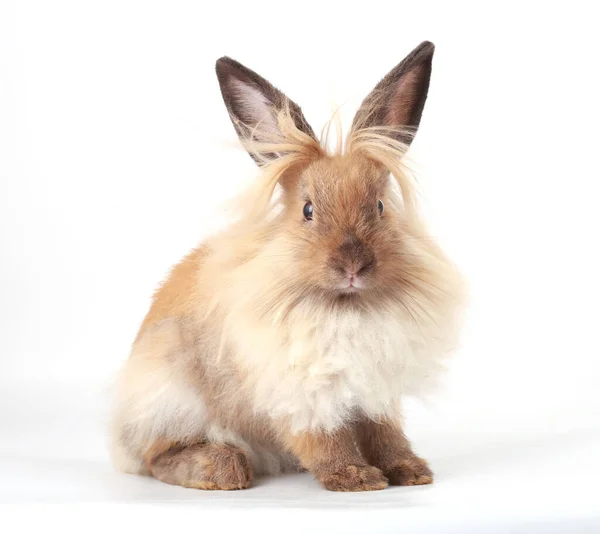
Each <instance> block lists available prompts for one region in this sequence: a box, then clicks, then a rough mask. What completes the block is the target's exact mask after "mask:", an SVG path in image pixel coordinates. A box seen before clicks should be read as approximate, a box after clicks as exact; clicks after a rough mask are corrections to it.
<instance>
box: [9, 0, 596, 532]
mask: <svg viewBox="0 0 600 534" xmlns="http://www.w3.org/2000/svg"><path fill="white" fill-rule="evenodd" d="M592 4H593V3H591V2H590V3H584V2H579V3H578V2H568V3H567V4H563V3H560V4H558V3H556V4H555V3H552V2H540V3H539V4H538V3H537V2H530V3H521V2H520V3H518V4H514V5H511V4H510V3H509V2H498V3H488V2H479V3H473V4H467V3H457V2H445V3H444V2H440V3H438V4H436V3H428V2H414V1H413V2H399V1H394V2H378V1H373V0H371V1H369V2H366V3H360V4H359V3H353V2H318V3H314V4H313V3H310V2H297V3H289V2H283V1H279V2H264V1H258V0H254V1H246V2H239V3H237V2H215V3H211V4H210V5H208V4H205V3H203V2H198V1H189V2H182V1H175V2H166V1H164V2H150V1H141V0H139V1H133V0H119V1H109V0H105V1H102V2H100V1H81V0H79V1H76V0H73V1H70V2H68V1H65V0H55V1H52V2H47V1H42V0H40V1H31V0H20V1H11V0H8V1H7V0H3V1H2V2H1V3H0V384H1V385H0V387H1V388H2V389H1V391H0V393H1V397H2V398H1V399H0V400H1V401H2V412H1V414H0V424H1V425H2V426H0V438H1V441H0V447H2V448H1V449H0V453H2V455H3V456H2V460H3V462H4V463H3V464H1V465H0V500H1V501H8V502H29V501H50V502H59V501H66V502H70V501H80V502H107V501H111V502H118V501H120V500H125V501H143V502H148V501H156V500H160V501H171V500H176V501H179V500H184V501H186V502H188V501H189V502H192V503H196V504H197V505H198V506H201V505H204V506H205V508H206V510H209V509H211V506H218V505H219V504H223V503H225V504H226V505H227V504H228V503H229V504H231V503H232V502H234V501H235V503H237V505H238V506H242V507H243V506H244V503H246V504H247V503H248V502H252V503H255V504H256V503H259V504H260V505H261V506H264V507H268V506H269V503H272V502H274V503H275V504H277V497H278V496H280V495H282V494H285V495H286V498H287V499H288V501H285V502H283V503H279V504H280V505H282V506H284V505H285V504H286V502H287V504H288V505H290V506H291V505H292V504H293V503H297V502H300V503H302V502H304V506H305V507H306V510H309V509H312V508H311V506H312V507H313V508H314V506H317V505H318V503H321V506H323V507H325V508H327V506H328V504H327V503H329V504H331V507H332V508H331V514H334V515H331V516H327V518H326V519H324V520H323V521H322V523H320V524H322V525H326V524H328V523H327V522H328V521H329V522H331V521H333V523H332V524H337V523H335V521H336V520H335V517H336V516H335V514H338V515H339V514H343V513H344V512H343V506H345V504H348V503H349V505H351V506H356V505H357V504H359V503H367V502H368V503H371V504H372V505H373V506H377V505H381V506H384V505H386V506H387V505H389V507H391V508H395V507H401V508H402V509H403V510H404V512H402V513H404V514H405V515H404V516H402V513H401V512H400V511H398V514H394V515H393V517H394V518H395V520H397V521H398V524H399V525H402V521H407V523H406V524H409V523H410V525H412V528H413V529H415V530H414V531H415V532H416V531H418V532H421V531H423V532H434V531H435V532H437V531H438V530H436V528H446V530H440V531H444V532H448V531H449V530H448V529H449V528H450V526H449V525H454V526H456V528H457V529H458V530H456V531H457V532H467V531H469V530H468V525H471V526H472V528H473V529H474V530H473V531H474V532H479V533H480V532H484V531H485V529H486V528H487V529H489V531H490V532H491V531H493V529H494V528H498V529H499V530H498V531H499V532H506V531H507V530H506V529H507V528H509V527H510V528H522V529H523V530H522V531H523V532H525V531H529V530H527V528H529V527H527V525H533V524H535V525H537V526H535V527H531V528H532V529H533V530H531V531H532V532H540V531H542V530H541V528H542V527H541V526H540V524H541V523H544V524H545V525H546V527H547V528H548V529H552V528H557V529H558V530H557V532H560V531H561V530H560V529H561V528H563V529H564V528H566V529H567V530H568V531H569V532H579V531H581V532H583V531H584V530H585V529H586V528H590V529H591V530H589V531H590V532H592V531H593V529H594V528H598V529H600V526H598V525H600V511H599V508H600V505H596V504H595V501H594V499H593V498H592V495H593V493H592V492H596V493H597V487H596V483H595V480H597V477H598V475H600V459H599V458H598V456H599V455H600V452H598V451H600V427H599V422H600V400H599V395H598V393H597V391H598V381H599V379H600V363H599V358H600V342H599V341H598V320H599V311H598V304H597V303H598V302H599V301H600V281H599V280H600V260H599V241H600V239H599V237H598V236H599V233H600V210H599V209H598V204H599V200H600V199H599V197H600V185H599V180H600V172H599V170H600V165H599V163H598V144H599V141H600V136H599V134H598V131H599V125H600V104H599V99H598V95H599V94H600V74H599V72H600V70H599V67H598V65H599V64H600V61H599V55H600V38H599V35H598V30H597V21H598V17H597V16H596V15H595V14H594V12H593V9H592V7H591V6H592ZM425 39H427V40H432V41H433V42H434V43H435V44H436V46H437V49H436V55H435V59H434V71H433V77H432V83H431V89H430V96H429V100H428V103H427V106H426V109H425V112H424V115H423V120H422V123H421V129H420V132H419V134H418V136H417V139H416V141H415V142H414V144H413V149H412V150H411V156H412V158H413V159H415V160H416V161H417V162H418V164H419V179H420V182H421V184H422V188H423V196H424V203H425V209H426V211H427V213H428V214H429V215H430V220H431V222H432V225H431V226H432V233H433V234H435V235H437V236H439V237H440V239H441V240H442V241H443V243H444V244H445V245H446V248H447V249H448V250H449V251H450V253H451V254H452V256H453V257H454V258H455V259H456V261H457V262H458V263H459V265H460V266H461V267H462V268H463V271H464V272H465V274H466V275H467V277H468V278H469V280H470V282H471V286H472V294H473V299H472V306H471V311H470V317H469V321H468V325H467V328H466V330H465V335H464V347H463V349H462V350H461V352H460V353H459V354H457V356H456V358H455V361H454V363H453V365H452V367H451V369H450V372H449V374H448V378H447V382H446V386H447V387H446V389H445V390H444V391H442V392H440V394H439V395H438V396H437V397H436V398H434V399H432V404H431V406H429V407H423V406H421V405H412V404H411V405H410V406H409V411H408V414H407V416H408V429H409V432H410V434H411V437H413V439H414V441H415V444H416V446H417V448H418V449H419V450H420V451H421V452H422V453H423V454H424V455H425V456H428V457H429V459H430V460H431V462H432V465H433V467H434V469H435V470H436V471H437V473H438V479H439V482H438V484H437V486H436V485H434V486H432V487H431V488H416V489H415V488H411V489H406V488H400V489H396V490H386V492H383V493H378V494H373V495H371V496H369V497H368V498H369V499H372V500H371V501H365V500H364V499H366V498H367V497H365V496H356V499H358V500H355V501H352V500H348V498H346V500H336V499H339V497H337V496H330V495H329V494H327V495H326V494H325V492H322V490H320V489H319V488H318V487H317V486H316V484H314V483H313V482H312V481H311V480H310V479H309V478H307V477H297V478H295V479H291V480H287V479H285V480H283V481H281V480H280V481H266V482H264V483H263V485H261V486H259V487H258V488H256V489H255V490H252V491H254V492H255V493H252V492H247V493H246V494H244V493H240V494H236V495H235V497H231V496H222V495H221V494H213V495H211V496H210V497H207V496H206V495H207V494H204V493H202V494H199V493H198V492H191V493H190V492H189V491H186V490H182V489H180V488H170V487H167V486H162V485H158V484H155V483H154V481H150V480H147V479H135V481H132V480H131V477H124V476H121V475H116V474H114V473H112V471H111V467H110V465H109V463H108V460H107V457H106V452H105V450H104V441H103V440H104V438H103V435H102V422H103V419H104V415H105V412H106V408H105V406H106V398H107V391H108V390H109V388H110V383H111V380H112V377H113V376H114V373H115V372H116V370H117V369H118V367H119V365H120V363H121V362H122V361H123V360H124V359H125V358H126V356H127V353H128V349H129V344H130V343H131V341H132V339H133V337H134V336H135V333H136V328H137V326H138V325H139V323H140V322H141V319H142V318H143V315H144V314H145V312H146V310H147V307H148V305H149V298H150V295H151V293H152V291H153V289H154V288H155V287H156V285H157V283H158V282H159V280H160V279H161V278H162V277H163V276H164V275H165V273H166V272H167V270H168V268H169V267H170V266H171V265H172V264H173V263H175V262H176V261H177V260H178V259H179V258H180V257H181V256H183V255H184V254H185V253H186V252H187V251H188V250H189V249H190V248H192V247H193V246H195V245H196V244H197V242H199V241H200V240H201V239H202V237H203V236H205V235H206V234H207V233H208V232H210V231H212V230H214V229H215V228H216V227H217V226H218V225H220V224H222V222H223V207H222V206H223V202H224V201H225V200H227V199H228V198H229V197H231V196H232V195H233V194H236V193H237V192H239V190H240V188H241V187H242V186H243V184H244V183H247V182H248V181H249V180H252V178H253V177H254V176H255V175H256V169H255V168H254V166H253V163H252V161H251V159H250V158H249V157H248V156H247V155H245V154H243V153H242V152H241V150H240V149H238V148H236V146H235V142H234V141H235V138H234V132H233V128H232V127H231V124H230V123H229V119H228V117H227V114H226V112H225V108H224V105H223V104H222V101H221V97H220V93H219V89H218V84H217V81H216V77H215V75H214V62H215V60H216V59H217V58H218V57H220V56H222V55H230V56H232V57H234V58H236V59H238V60H239V61H241V62H242V63H245V64H246V65H247V66H249V67H250V68H252V69H254V70H256V71H258V72H259V73H260V74H262V75H263V76H265V77H266V78H268V79H269V80H270V81H272V82H273V83H274V84H275V85H277V86H278V87H280V88H281V89H282V90H284V91H285V92H286V93H287V94H288V95H289V96H290V97H291V98H293V99H294V100H295V101H297V102H298V103H300V104H301V105H302V107H303V109H304V111H305V114H306V116H307V117H308V120H309V121H310V122H311V123H312V125H313V127H314V128H315V129H316V130H319V129H320V127H321V126H322V124H323V123H324V122H325V121H326V120H327V119H328V118H329V115H330V112H331V106H332V104H340V103H346V102H347V104H346V105H345V106H344V108H343V110H344V111H343V112H344V115H345V116H346V120H349V119H351V117H352V112H353V111H354V109H355V108H356V105H357V104H358V102H359V101H360V99H361V98H362V97H363V96H365V95H366V94H367V93H368V91H370V89H371V88H372V87H373V86H374V85H375V83H376V82H377V81H378V80H379V79H380V78H381V77H382V76H383V75H384V74H385V73H386V72H387V71H388V70H390V69H391V68H392V67H393V66H394V65H395V64H396V63H398V62H399V61H400V60H401V59H402V58H403V57H404V55H406V54H407V53H408V52H409V51H410V50H411V49H412V48H413V47H414V46H416V45H417V44H418V43H419V42H421V41H422V40H425ZM78 462H79V463H78ZM2 466H4V467H2ZM3 469H4V473H5V475H4V477H3V476H2V472H3ZM99 481H100V482H99ZM98 484H100V485H98ZM117 488H118V489H117ZM131 488H134V490H131ZM283 488H285V489H283ZM182 492H183V493H182ZM256 492H258V493H256ZM261 492H262V493H261ZM295 492H296V493H295ZM215 495H216V496H215ZM228 499H229V500H228ZM231 499H234V500H231ZM245 499H249V500H247V501H245ZM261 499H263V500H262V501H261ZM298 499H299V501H298ZM303 499H304V500H303ZM315 503H317V504H315ZM323 503H325V504H323ZM386 503H387V504H386ZM469 503H474V505H473V506H471V505H469ZM413 504H414V506H412V505H413ZM257 505H258V504H257ZM299 506H300V507H301V506H302V505H299ZM340 507H341V508H342V510H341V511H340ZM436 507H437V508H436ZM306 510H305V511H304V512H303V513H308V512H306ZM435 510H444V511H445V512H443V513H442V512H438V514H437V515H436V513H435ZM388 511H389V509H388ZM365 513H366V512H365ZM444 513H445V514H446V515H444ZM440 514H441V515H440ZM388 515H389V514H388ZM179 517H183V516H179ZM346 517H349V516H346ZM381 517H383V515H382V516H381ZM386 517H388V516H386ZM435 517H437V518H438V520H439V521H441V519H439V518H443V519H444V523H443V525H442V526H440V525H441V524H437V523H436V520H435ZM388 519H389V518H388ZM388 519H386V520H384V519H381V520H380V522H378V521H377V520H375V519H369V518H367V519H364V518H363V519H361V520H359V519H356V521H355V520H353V521H352V525H354V527H355V528H357V529H358V528H360V527H358V526H357V525H359V524H360V521H363V520H364V521H366V523H365V524H368V525H370V527H369V528H375V527H374V526H373V525H375V526H377V525H378V526H380V527H381V530H382V531H385V529H386V525H387V524H388V523H386V521H387V520H388ZM596 520H597V521H598V523H594V521H596ZM241 521H246V520H245V519H241ZM390 521H391V520H390ZM411 521H412V522H411ZM561 522H562V523H561ZM427 525H429V526H427ZM436 525H437V526H436ZM444 525H445V526H444ZM552 525H554V527H552ZM557 525H562V527H559V526H557ZM565 525H568V526H567V527H565ZM594 525H596V526H594ZM348 528H349V527H347V528H346V532H349V531H350V530H348ZM419 528H421V529H422V530H419ZM330 531H331V529H330ZM358 531H360V530H358ZM514 531H515V532H517V530H514ZM520 531H521V530H519V532H520ZM548 531H550V530H548ZM585 531H587V530H585ZM596 531H598V530H596Z"/></svg>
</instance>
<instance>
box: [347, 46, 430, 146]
mask: <svg viewBox="0 0 600 534" xmlns="http://www.w3.org/2000/svg"><path fill="white" fill-rule="evenodd" d="M433 51H434V46H433V43H430V42H429V41H424V42H423V43H421V44H420V45H419V46H417V48H415V49H414V50H413V51H412V52H411V53H410V54H408V56H406V58H404V60H402V62H401V63H399V64H398V65H397V66H396V67H395V68H394V69H393V70H391V71H390V72H389V73H388V74H387V76H386V77H385V78H383V80H381V81H380V82H379V83H378V84H377V86H376V87H375V89H373V91H371V93H370V94H369V96H367V98H365V100H364V101H363V103H362V105H361V107H360V108H359V110H358V112H357V113H356V117H355V118H354V123H353V125H352V128H353V130H358V129H361V128H371V127H381V128H393V129H394V130H390V131H389V132H390V133H389V134H388V135H390V137H393V138H395V139H396V140H398V141H402V142H404V143H406V144H410V142H411V141H412V138H413V137H414V134H415V133H416V131H417V128H418V127H419V123H420V122H421V114H422V113H423V107H424V106H425V101H426V100H427V91H428V89H429V79H430V77H431V62H432V59H433Z"/></svg>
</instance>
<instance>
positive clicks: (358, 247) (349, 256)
mask: <svg viewBox="0 0 600 534" xmlns="http://www.w3.org/2000/svg"><path fill="white" fill-rule="evenodd" d="M334 263H335V268H336V269H337V270H339V271H340V272H342V273H344V274H346V275H347V276H349V277H356V276H360V275H363V274H365V273H367V272H368V271H370V270H371V269H373V267H374V266H375V256H374V255H373V252H372V251H371V250H370V249H369V247H367V246H366V245H365V244H364V243H363V242H362V241H361V240H360V239H359V238H358V237H357V236H356V235H355V234H354V233H350V232H347V233H346V234H345V236H344V241H343V242H342V244H341V245H340V247H339V249H338V251H337V254H336V258H335V261H334Z"/></svg>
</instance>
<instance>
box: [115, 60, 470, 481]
mask: <svg viewBox="0 0 600 534" xmlns="http://www.w3.org/2000/svg"><path fill="white" fill-rule="evenodd" d="M431 52H432V49H431ZM409 57H410V56H409ZM417 59H419V58H418V57H417ZM413 61H414V58H413ZM420 61H422V59H421V60H420ZM224 65H225V66H224V67H223V69H225V70H226V71H227V69H233V71H232V73H228V74H226V75H225V74H223V71H218V72H220V74H221V75H222V76H225V81H223V80H222V79H221V82H222V86H223V87H224V89H223V90H224V95H225V97H226V98H225V100H226V103H227V104H228V106H230V112H232V114H233V113H234V112H238V113H242V114H244V113H246V114H248V113H249V114H250V115H251V116H249V117H242V118H243V119H245V120H244V122H245V123H251V124H252V123H258V124H263V129H264V131H263V134H264V136H266V137H269V136H271V135H281V134H280V133H279V134H277V133H276V134H274V133H273V132H278V131H279V129H280V128H281V129H282V131H283V129H285V125H286V122H285V121H288V123H289V122H291V123H292V126H290V131H289V132H287V134H286V135H287V136H288V137H285V135H284V136H283V137H284V140H285V142H283V140H280V141H279V142H278V143H275V142H274V141H273V140H272V139H270V138H269V139H268V142H266V141H265V139H259V141H261V142H262V143H263V147H264V148H263V149H262V151H258V150H255V151H253V155H254V157H255V159H257V161H260V159H261V157H263V156H264V154H266V153H268V152H271V151H272V152H273V153H275V154H276V155H277V157H276V158H275V159H272V156H273V154H270V156H269V158H271V159H270V161H269V169H273V170H271V171H270V172H268V171H267V172H266V173H265V175H264V177H263V181H264V184H266V185H263V188H264V190H266V194H265V195H264V196H265V199H266V201H267V203H266V204H265V208H264V210H263V211H262V212H260V211H259V212H258V215H257V213H256V212H255V211H254V206H253V205H251V206H250V209H249V212H248V214H247V215H246V216H244V217H242V218H241V220H240V221H239V222H238V223H236V224H234V225H232V226H231V227H230V228H228V229H226V230H224V231H223V232H222V233H220V234H219V235H217V236H215V237H213V238H212V239H210V240H209V241H207V242H206V243H205V244H203V245H202V246H201V247H199V248H198V249H196V250H195V251H194V252H192V253H191V254H190V255H188V256H187V257H186V258H185V259H184V260H183V261H182V262H181V263H180V264H179V265H178V266H176V267H175V268H174V270H173V271H172V273H171V275H170V277H169V278H168V280H167V281H166V282H165V284H164V285H163V286H162V287H161V288H160V289H159V291H158V292H157V294H156V295H155V298H154V302H153V305H152V307H151V309H150V311H149V313H148V315H147V317H146V319H145V321H144V323H143V325H142V328H141V329H140V332H139V334H138V337H137V339H136V341H135V343H134V346H133V350H132V354H131V357H130V358H129V360H128V362H127V363H126V365H125V368H124V371H123V375H122V378H121V380H120V384H119V400H118V409H117V411H116V414H115V418H114V426H113V457H114V460H115V463H116V465H117V466H118V467H119V468H120V469H122V470H124V471H127V472H133V473H145V474H152V475H154V476H155V477H157V478H159V479H161V480H164V481H166V482H169V483H175V484H181V485H184V486H190V487H200V488H207V489H216V488H220V489H235V488H242V487H247V486H248V485H249V483H250V479H251V473H252V471H254V472H255V473H271V474H273V473H277V472H281V471H288V470H298V469H299V468H301V467H305V468H307V469H309V470H311V471H312V472H313V474H315V476H316V477H317V478H318V479H319V480H320V481H321V482H322V483H323V484H324V485H325V486H326V487H328V488H329V489H340V490H354V491H355V490H360V489H380V488H382V487H385V485H387V480H388V479H389V480H390V481H391V482H392V483H398V484H421V483H428V482H430V481H431V472H430V471H429V469H428V468H427V465H426V464H425V462H424V461H422V460H420V459H419V458H418V457H416V456H415V455H414V453H412V450H411V449H410V445H409V444H408V441H407V440H406V438H405V437H404V435H403V433H402V431H401V428H400V426H399V424H400V423H399V421H400V402H401V398H402V396H403V395H405V394H409V393H410V394H418V393H420V392H421V391H422V390H423V389H424V388H425V387H426V386H427V385H428V383H429V382H430V381H431V380H432V379H434V378H435V376H436V374H437V372H438V370H439V369H440V368H441V360H442V358H443V357H444V356H445V355H446V354H447V352H448V351H449V350H451V349H453V348H454V347H455V345H456V337H457V330H458V329H457V319H458V315H459V311H460V307H461V305H462V285H461V280H460V276H459V275H458V273H457V272H456V270H455V269H454V267H453V266H452V264H451V263H450V262H449V261H448V260H447V259H446V257H445V256H444V255H443V253H442V252H441V251H440V250H439V248H438V247H437V245H436V244H435V243H434V241H433V240H432V239H431V238H430V237H429V236H427V234H426V233H425V231H424V227H423V225H422V224H421V222H420V218H419V216H418V215H417V214H416V212H415V211H414V209H413V205H412V197H411V192H410V188H409V187H407V183H408V182H406V181H405V179H404V178H403V177H402V176H401V174H402V172H401V169H400V168H399V167H397V166H396V163H394V162H393V158H388V159H386V157H387V156H385V154H384V155H381V154H379V153H377V152H373V153H371V149H370V148H369V147H370V146H371V145H369V144H368V143H370V142H372V141H373V139H375V140H377V138H369V139H370V141H369V139H367V142H365V141H364V139H362V138H360V136H357V138H356V139H355V141H354V145H353V146H351V147H350V151H349V153H348V154H338V155H334V156H329V155H327V154H325V153H323V151H322V148H321V147H320V145H319V144H318V143H317V142H316V141H315V140H314V137H313V136H314V134H312V130H310V127H308V126H307V125H306V123H305V122H303V118H301V115H299V113H301V112H300V111H299V108H297V109H296V108H295V107H294V106H295V105H294V104H293V103H291V104H290V103H289V102H288V103H287V104H286V105H288V106H289V108H288V109H287V111H285V110H284V112H283V114H282V115H281V116H280V117H279V122H274V123H273V124H270V125H269V124H265V123H268V120H266V121H264V120H263V122H262V123H261V121H258V120H256V117H253V116H252V115H253V114H254V115H256V114H257V113H258V112H260V113H263V114H264V115H263V119H264V117H271V116H270V115H269V113H270V111H269V109H270V108H269V107H266V108H265V109H263V110H261V109H260V106H261V104H262V105H263V106H264V102H263V101H262V100H260V99H258V100H257V96H256V95H257V89H256V87H251V88H250V89H251V90H249V92H248V94H247V95H246V96H244V94H242V97H243V98H241V97H240V93H239V91H241V90H242V89H243V88H244V85H243V84H244V83H248V84H260V89H261V91H262V92H263V93H264V94H265V95H267V96H269V97H270V98H269V100H270V101H272V102H273V101H275V100H277V98H279V97H278V95H279V93H274V92H273V91H276V90H275V89H274V88H273V87H272V86H270V85H266V84H267V82H265V81H264V80H262V79H260V78H259V77H258V76H257V75H256V74H254V73H252V72H251V71H248V70H247V69H245V68H244V67H241V66H240V65H239V64H236V63H235V62H232V60H226V63H225V64H224ZM227 72H228V71H227ZM228 76H230V77H228ZM261 80H262V81H261ZM382 83H383V82H382ZM227 84H232V89H233V90H234V91H233V93H229V92H227V91H226V88H227V87H228V85H227ZM257 87H258V86H257ZM240 88H241V89H240ZM240 98H241V100H240V101H238V99H240ZM244 99H248V100H244ZM273 103H274V104H279V105H280V104H281V103H282V102H281V101H277V102H273ZM239 106H241V107H239ZM413 122H414V121H413ZM234 123H235V124H236V128H238V131H240V128H241V126H240V123H239V122H235V121H234ZM407 124H409V123H408V122H407ZM288 125H289V124H288ZM358 131H359V132H363V131H366V130H362V129H359V130H358ZM290 132H291V133H290ZM252 135H253V136H256V135H257V130H256V129H254V130H253V131H252ZM361 143H362V144H361ZM392 145H393V143H392ZM393 146H394V147H397V149H398V150H399V149H400V148H402V147H404V146H405V145H402V144H400V143H398V144H397V145H393ZM283 150H286V151H288V150H290V151H292V154H293V155H294V157H287V156H285V155H282V154H281V153H280V151H283ZM391 154H392V156H393V157H394V158H395V157H396V156H398V155H399V154H400V152H397V151H394V150H392V151H391ZM286 158H287V159H286ZM380 160H381V161H380ZM388 160H389V166H391V167H393V168H392V169H391V170H392V172H393V174H394V175H395V176H396V177H397V180H398V181H399V185H400V191H397V190H396V189H394V188H393V187H392V183H391V182H390V179H389V172H390V169H389V168H385V165H382V162H387V161H388ZM278 165H281V167H278ZM276 183H279V184H280V185H282V186H283V190H284V191H283V195H282V196H281V197H280V199H279V200H278V202H277V203H276V205H275V206H276V207H277V209H273V207H274V206H273V205H270V204H269V200H270V198H271V196H272V191H273V188H274V187H275V184H276ZM259 186H260V184H259ZM264 190H262V189H260V187H259V188H258V191H259V193H261V194H262V193H264ZM309 198H310V201H309V200H307V199H309ZM248 199H249V200H248V203H250V204H253V203H254V202H257V203H258V204H260V202H258V201H257V199H256V197H248ZM378 199H379V200H378ZM313 205H314V207H315V208H316V209H317V210H318V211H316V212H314V214H313ZM269 206H270V207H269ZM303 206H304V207H303ZM378 206H379V207H378ZM384 206H385V210H386V211H385V215H384ZM378 209H379V213H378V212H377V210H378ZM302 212H303V213H304V222H302V219H300V221H299V220H298V216H297V214H299V213H302ZM313 218H314V219H315V221H314V223H313ZM368 464H371V465H368ZM373 466H376V467H373ZM382 472H383V473H382ZM384 475H385V476H384Z"/></svg>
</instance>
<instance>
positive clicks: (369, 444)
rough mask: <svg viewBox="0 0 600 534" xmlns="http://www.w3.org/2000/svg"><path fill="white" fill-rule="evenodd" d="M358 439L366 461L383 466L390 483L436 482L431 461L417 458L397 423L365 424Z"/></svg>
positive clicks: (402, 484) (401, 484)
mask: <svg viewBox="0 0 600 534" xmlns="http://www.w3.org/2000/svg"><path fill="white" fill-rule="evenodd" d="M357 436H358V442H359V446H360V449H361V451H362V453H363V455H364V457H365V458H366V460H367V461H368V462H369V463H370V464H371V465H375V466H377V467H379V469H381V470H382V471H383V474H384V475H385V476H386V477H387V478H388V480H389V481H390V484H393V485H396V486H416V485H420V484H431V483H432V482H433V473H432V472H431V469H429V466H428V465H427V462H425V460H423V459H421V458H419V457H418V456H417V455H415V453H414V452H413V451H412V448H411V446H410V443H409V441H408V439H406V436H405V435H404V432H402V429H401V428H400V425H399V424H398V423H397V422H395V421H388V420H386V421H381V422H375V421H370V420H365V421H362V422H361V423H360V424H359V425H358V429H357Z"/></svg>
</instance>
